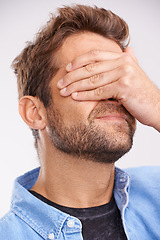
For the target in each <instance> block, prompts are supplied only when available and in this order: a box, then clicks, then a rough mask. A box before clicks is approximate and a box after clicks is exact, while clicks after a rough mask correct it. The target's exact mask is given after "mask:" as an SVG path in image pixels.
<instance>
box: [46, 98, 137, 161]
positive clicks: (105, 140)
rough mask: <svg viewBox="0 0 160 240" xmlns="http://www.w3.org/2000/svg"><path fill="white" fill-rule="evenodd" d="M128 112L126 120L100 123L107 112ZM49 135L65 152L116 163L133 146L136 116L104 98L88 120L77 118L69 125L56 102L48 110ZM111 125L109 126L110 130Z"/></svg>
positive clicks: (56, 145) (75, 155)
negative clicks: (97, 119) (104, 124)
mask: <svg viewBox="0 0 160 240" xmlns="http://www.w3.org/2000/svg"><path fill="white" fill-rule="evenodd" d="M113 112H116V113H117V112H118V113H124V114H125V115H126V116H127V117H126V120H124V124H117V123H114V122H113V123H111V124H110V123H109V125H111V126H108V124H107V123H106V126H105V128H104V127H102V126H100V125H99V124H97V123H96V120H95V119H96V117H97V116H99V115H102V114H105V113H113ZM47 116H48V123H49V127H48V135H49V138H50V140H51V142H52V144H53V145H54V146H55V147H56V148H57V149H58V150H60V151H61V152H64V153H66V154H69V155H71V156H74V157H76V158H77V157H78V158H83V159H85V160H91V161H94V162H100V163H114V162H116V161H117V160H118V159H119V158H121V157H122V156H123V155H124V154H126V153H127V152H128V151H129V150H130V149H131V147H132V144H133V136H134V133H135V119H134V118H133V117H132V116H131V115H130V114H129V113H128V111H127V110H126V109H125V108H124V107H123V106H116V105H115V104H113V103H106V102H105V103H104V102H101V104H100V105H98V106H97V107H96V108H95V109H94V110H93V111H92V112H91V114H90V115H89V117H88V124H83V123H82V122H80V121H79V122H76V123H74V122H73V125H72V126H70V127H69V126H66V124H65V122H64V121H63V117H62V116H61V114H60V112H59V111H58V110H56V109H54V107H53V105H52V107H50V108H49V109H48V111H47ZM108 129H109V130H108Z"/></svg>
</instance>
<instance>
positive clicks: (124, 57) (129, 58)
mask: <svg viewBox="0 0 160 240" xmlns="http://www.w3.org/2000/svg"><path fill="white" fill-rule="evenodd" d="M123 63H125V64H130V63H131V57H130V56H129V54H128V53H125V54H124V55H123Z"/></svg>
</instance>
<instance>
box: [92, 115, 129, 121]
mask: <svg viewBox="0 0 160 240" xmlns="http://www.w3.org/2000/svg"><path fill="white" fill-rule="evenodd" d="M96 119H97V120H102V121H124V120H125V121H127V116H126V115H125V114H119V113H112V114H107V115H102V116H98V117H96Z"/></svg>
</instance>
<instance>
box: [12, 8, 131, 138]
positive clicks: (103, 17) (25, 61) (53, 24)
mask: <svg viewBox="0 0 160 240" xmlns="http://www.w3.org/2000/svg"><path fill="white" fill-rule="evenodd" d="M85 31H88V32H92V33H97V34H100V35H101V36H103V37H106V38H108V39H111V40H113V41H115V42H116V43H117V44H118V45H119V46H120V47H121V49H122V50H124V49H125V48H126V46H127V45H128V43H129V29H128V25H127V24H126V22H125V21H124V20H123V19H121V18H120V17H119V16H117V15H116V14H114V13H113V12H111V11H109V10H105V9H104V8H98V7H96V6H94V7H91V6H85V5H74V6H71V7H70V6H65V7H63V8H59V9H58V13H57V15H56V16H55V15H53V14H51V17H50V20H49V21H48V22H47V24H46V25H45V26H44V27H43V28H41V30H40V31H39V32H38V33H37V35H36V38H35V39H34V41H33V42H28V43H27V46H26V47H25V48H24V49H23V51H22V52H21V54H20V55H19V56H17V57H16V58H15V60H14V61H13V63H12V68H13V69H14V72H15V74H16V76H17V85H18V94H19V99H20V98H22V97H23V96H26V95H31V96H33V97H37V98H39V99H40V100H41V101H42V102H43V104H44V106H45V107H46V108H47V107H49V106H50V104H51V102H52V101H51V90H50V81H51V79H52V78H53V76H54V75H55V74H56V73H57V71H58V69H59V68H58V66H57V64H56V53H57V51H58V50H59V49H60V48H61V47H62V45H63V43H64V41H65V39H66V38H67V37H69V36H70V35H73V34H77V33H80V32H85ZM32 132H33V135H34V137H35V140H36V141H37V139H38V137H39V135H38V130H35V129H32Z"/></svg>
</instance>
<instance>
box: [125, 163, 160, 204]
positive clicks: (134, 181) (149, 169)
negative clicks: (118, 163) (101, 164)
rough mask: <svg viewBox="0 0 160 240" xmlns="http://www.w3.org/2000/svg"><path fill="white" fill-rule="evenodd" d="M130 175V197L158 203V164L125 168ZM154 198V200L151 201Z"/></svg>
mask: <svg viewBox="0 0 160 240" xmlns="http://www.w3.org/2000/svg"><path fill="white" fill-rule="evenodd" d="M125 172H126V173H127V174H128V175H129V177H130V197H131V198H133V199H135V198H136V200H138V198H139V199H140V200H142V199H143V200H144V199H146V198H147V200H149V199H150V200H151V202H152V203H153V202H154V203H157V205H160V166H145V167H137V168H130V169H125ZM153 200H154V201H153Z"/></svg>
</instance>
